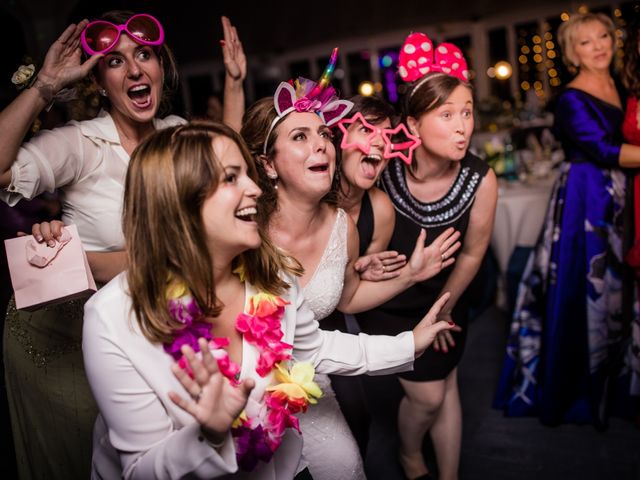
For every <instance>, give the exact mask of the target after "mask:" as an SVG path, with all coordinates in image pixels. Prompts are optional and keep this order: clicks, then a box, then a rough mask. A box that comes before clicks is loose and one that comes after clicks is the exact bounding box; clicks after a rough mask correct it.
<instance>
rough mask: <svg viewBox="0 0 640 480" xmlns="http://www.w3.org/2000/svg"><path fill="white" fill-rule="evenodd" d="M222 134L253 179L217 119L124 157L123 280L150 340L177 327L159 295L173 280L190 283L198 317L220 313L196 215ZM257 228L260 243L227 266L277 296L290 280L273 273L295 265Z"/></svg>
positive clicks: (215, 168)
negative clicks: (216, 142)
mask: <svg viewBox="0 0 640 480" xmlns="http://www.w3.org/2000/svg"><path fill="white" fill-rule="evenodd" d="M221 136H223V137H227V138H229V139H231V140H232V141H233V142H235V143H236V145H237V146H238V148H239V149H240V151H241V152H242V155H243V157H244V159H245V161H246V162H247V166H248V175H249V177H250V178H251V179H252V180H254V181H255V180H256V169H255V165H254V162H253V159H252V157H251V155H250V154H249V152H248V150H247V147H246V146H245V145H244V142H243V141H242V139H241V138H240V136H239V135H238V134H237V133H235V132H234V131H233V130H231V129H230V128H229V127H227V126H225V125H223V124H217V123H213V122H207V121H194V122H191V123H189V124H187V125H182V126H176V127H172V128H167V129H165V130H161V131H158V132H155V133H154V134H153V135H151V136H150V137H149V138H147V139H146V140H144V141H143V142H142V143H141V144H140V145H139V146H138V147H137V148H136V149H135V151H134V152H133V154H132V155H131V161H130V164H129V169H128V171H127V178H126V181H125V192H124V207H123V231H124V237H125V244H126V252H127V261H128V267H127V280H128V283H129V294H130V295H131V299H132V303H133V311H134V313H135V315H136V318H137V321H138V324H139V326H140V329H141V331H142V333H143V334H144V336H145V337H146V338H147V339H149V340H150V341H152V342H163V343H166V342H170V341H171V340H172V338H173V335H174V334H175V332H177V331H178V330H180V329H181V328H183V326H184V325H183V324H181V323H180V322H178V321H177V320H175V319H174V318H172V317H171V316H170V315H169V311H168V306H167V297H166V295H167V289H168V288H169V285H170V283H172V282H179V283H182V284H184V285H186V287H187V288H189V290H190V292H191V294H192V295H193V297H194V298H195V300H196V301H197V303H198V305H199V307H200V308H201V310H202V311H203V313H204V315H205V316H207V317H215V316H217V315H219V314H220V311H221V310H222V307H223V306H222V305H221V304H220V302H219V301H218V299H217V298H216V294H215V285H214V281H213V272H212V261H211V256H210V253H209V250H208V248H207V245H206V236H205V233H204V231H205V230H204V226H203V220H202V206H203V203H204V201H205V200H206V199H207V198H208V197H209V196H210V195H211V194H212V193H213V192H214V191H215V190H216V188H217V187H218V184H219V182H220V180H221V176H222V175H223V171H222V167H221V163H220V160H219V159H218V158H216V155H215V153H214V151H213V146H212V141H213V140H214V139H215V138H217V137H221ZM258 209H260V203H258ZM259 232H260V236H261V238H262V244H261V245H260V247H258V248H257V249H255V250H248V251H245V252H243V253H242V254H240V255H239V256H238V257H237V258H236V259H235V260H234V265H233V266H234V267H242V270H243V272H244V276H245V278H246V279H247V280H248V281H249V282H250V283H251V284H253V285H255V286H256V288H258V290H261V291H264V292H267V293H271V294H274V295H281V294H282V293H284V292H285V291H286V290H287V289H288V287H289V285H288V284H287V283H286V282H285V281H284V280H283V279H282V278H281V277H280V272H281V271H282V272H285V273H289V274H292V275H297V274H299V273H300V272H301V268H300V266H299V264H298V263H297V262H296V261H295V260H293V259H292V258H290V257H288V256H286V255H284V254H283V253H282V251H281V250H279V249H278V248H277V247H275V246H274V245H273V244H272V243H271V241H270V240H269V239H268V237H267V236H266V234H265V232H264V230H263V229H262V228H261V227H259Z"/></svg>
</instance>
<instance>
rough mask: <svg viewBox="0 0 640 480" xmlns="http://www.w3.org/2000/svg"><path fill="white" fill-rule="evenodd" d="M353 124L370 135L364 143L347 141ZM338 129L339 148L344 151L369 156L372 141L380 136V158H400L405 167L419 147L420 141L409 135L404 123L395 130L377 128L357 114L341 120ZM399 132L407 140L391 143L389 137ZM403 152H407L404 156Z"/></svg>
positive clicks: (360, 114)
mask: <svg viewBox="0 0 640 480" xmlns="http://www.w3.org/2000/svg"><path fill="white" fill-rule="evenodd" d="M355 122H360V123H361V124H362V126H363V127H365V128H367V129H368V130H369V131H370V132H371V133H370V134H369V135H367V137H366V138H365V140H364V142H353V143H350V142H349V141H348V139H347V137H348V136H349V135H348V131H347V129H348V128H349V125H351V124H352V123H355ZM338 128H340V130H341V131H342V134H343V135H342V142H341V143H340V148H342V149H344V150H346V149H349V148H357V149H358V150H360V151H361V152H362V153H364V154H365V155H369V152H370V151H371V142H372V141H373V139H374V138H375V137H376V136H378V135H380V136H381V137H382V140H383V141H384V153H383V154H382V156H383V157H384V158H386V159H391V158H394V157H398V158H401V159H402V161H403V162H405V163H406V164H407V165H411V158H412V157H413V152H414V150H415V149H416V148H418V146H419V145H420V143H421V142H420V139H419V138H418V137H416V136H415V135H412V134H410V133H409V130H407V127H406V125H405V124H404V123H400V124H399V125H398V126H397V127H396V128H378V127H376V126H375V125H372V124H371V123H369V122H367V121H366V120H365V118H364V116H363V115H362V113H360V112H358V113H356V114H355V115H354V116H353V117H351V118H348V119H343V120H340V121H339V122H338ZM400 130H402V132H403V133H404V135H405V136H406V137H407V140H406V141H404V142H401V143H393V142H392V141H391V137H393V136H394V135H395V134H396V133H398V132H399V131H400ZM404 150H408V152H407V153H406V154H405V153H404Z"/></svg>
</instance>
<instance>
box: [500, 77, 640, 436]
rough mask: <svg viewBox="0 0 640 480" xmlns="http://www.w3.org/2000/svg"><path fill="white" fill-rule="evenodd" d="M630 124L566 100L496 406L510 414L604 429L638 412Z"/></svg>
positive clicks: (606, 107) (560, 107) (569, 95)
mask: <svg viewBox="0 0 640 480" xmlns="http://www.w3.org/2000/svg"><path fill="white" fill-rule="evenodd" d="M622 120H623V112H622V110H621V109H619V108H618V107H616V106H614V105H611V104H609V103H607V102H604V101H602V100H600V99H598V98H596V97H594V96H591V95H589V94H588V93H586V92H584V91H581V90H577V89H572V88H568V89H566V90H565V91H564V92H563V93H562V94H560V96H559V98H558V101H557V107H556V114H555V130H556V135H557V136H558V138H559V139H560V140H561V141H562V146H563V149H564V151H565V159H566V161H565V163H564V164H563V165H562V167H561V175H560V178H559V179H558V181H557V183H556V185H555V186H554V191H553V194H552V197H551V200H550V203H549V207H548V210H547V215H546V220H545V226H544V229H543V232H542V233H541V236H540V238H539V240H538V243H537V245H536V247H535V249H534V250H533V252H532V255H531V257H530V258H529V262H528V265H527V268H526V270H525V273H524V275H523V279H522V281H521V283H520V286H519V290H518V298H517V300H516V307H515V311H514V314H513V319H512V323H511V330H510V337H509V339H508V343H507V354H506V358H505V361H504V366H503V371H502V375H501V378H500V383H499V385H498V391H497V394H496V398H495V402H494V406H496V407H497V408H502V409H504V411H505V413H506V414H507V415H510V416H523V415H537V416H539V417H540V419H541V421H542V422H543V423H547V424H558V423H562V422H572V423H593V424H594V425H595V426H596V427H598V428H605V427H606V425H607V418H608V416H609V415H610V414H612V413H616V414H621V415H631V414H633V413H634V404H633V397H634V396H637V395H639V394H640V383H639V382H638V379H639V378H640V375H639V372H640V368H639V364H638V358H639V357H638V350H637V348H633V343H634V342H632V337H633V336H634V335H635V336H636V337H637V336H638V333H639V332H640V330H639V325H638V315H637V312H636V313H635V314H634V313H633V310H632V309H627V310H626V311H625V309H624V308H623V298H622V297H623V294H622V292H623V278H624V275H625V267H624V264H623V263H622V236H623V235H622V234H623V214H622V213H623V208H624V203H625V180H626V179H625V174H624V172H623V171H621V170H620V169H619V168H618V157H619V154H620V146H621V144H622V134H621V126H622ZM632 330H634V332H633V333H632ZM636 345H637V343H636ZM636 399H637V397H636Z"/></svg>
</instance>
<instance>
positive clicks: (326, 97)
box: [262, 48, 353, 155]
mask: <svg viewBox="0 0 640 480" xmlns="http://www.w3.org/2000/svg"><path fill="white" fill-rule="evenodd" d="M337 60H338V49H337V48H334V49H333V52H332V53H331V58H330V59H329V64H328V65H327V68H326V69H325V71H324V73H323V74H322V76H321V77H320V80H319V81H318V82H317V83H316V82H314V81H313V80H308V79H306V78H302V77H298V79H297V80H296V81H295V82H282V83H281V84H280V85H279V86H278V88H277V90H276V93H275V95H274V96H273V105H274V107H275V109H276V114H277V115H276V118H274V119H273V121H272V122H271V126H270V127H269V130H268V132H267V136H266V137H265V139H264V145H263V146H262V153H263V154H264V155H266V154H267V142H268V141H269V137H270V136H271V132H273V129H274V128H275V126H276V125H277V124H278V122H279V121H280V120H282V119H283V118H284V117H285V116H287V115H288V114H289V113H291V112H294V111H295V112H313V113H316V114H318V116H319V117H320V118H321V119H322V121H323V122H324V123H325V125H327V126H331V125H333V124H334V123H336V122H337V121H338V120H340V119H341V118H343V117H344V116H345V115H347V114H348V113H349V111H350V110H351V108H352V107H353V103H352V102H350V101H348V100H340V99H338V94H337V93H336V91H335V89H334V88H333V87H332V86H331V85H329V80H330V79H331V75H332V74H333V71H334V69H335V68H336V62H337Z"/></svg>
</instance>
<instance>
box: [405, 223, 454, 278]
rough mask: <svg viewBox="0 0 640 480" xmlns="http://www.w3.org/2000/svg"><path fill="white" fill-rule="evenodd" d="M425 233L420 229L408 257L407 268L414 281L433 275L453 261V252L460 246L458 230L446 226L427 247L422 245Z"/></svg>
mask: <svg viewBox="0 0 640 480" xmlns="http://www.w3.org/2000/svg"><path fill="white" fill-rule="evenodd" d="M426 237H427V233H426V232H425V230H424V229H422V230H420V235H418V240H417V241H416V246H415V248H414V250H413V253H412V254H411V258H410V259H409V264H408V265H409V268H410V272H411V277H412V280H413V281H414V282H421V281H424V280H427V279H428V278H432V277H435V276H436V275H437V274H438V273H440V272H441V271H442V269H444V268H447V267H448V266H449V265H451V264H453V262H455V258H453V256H452V255H453V254H454V253H455V252H456V251H457V250H458V249H459V248H460V246H461V243H460V242H459V241H458V239H459V238H460V232H459V231H457V230H454V229H453V228H447V229H446V230H445V231H444V232H442V233H441V234H440V235H439V236H438V237H437V238H436V239H435V240H434V241H433V242H431V244H430V245H429V246H428V247H425V246H424V241H425V239H426Z"/></svg>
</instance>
